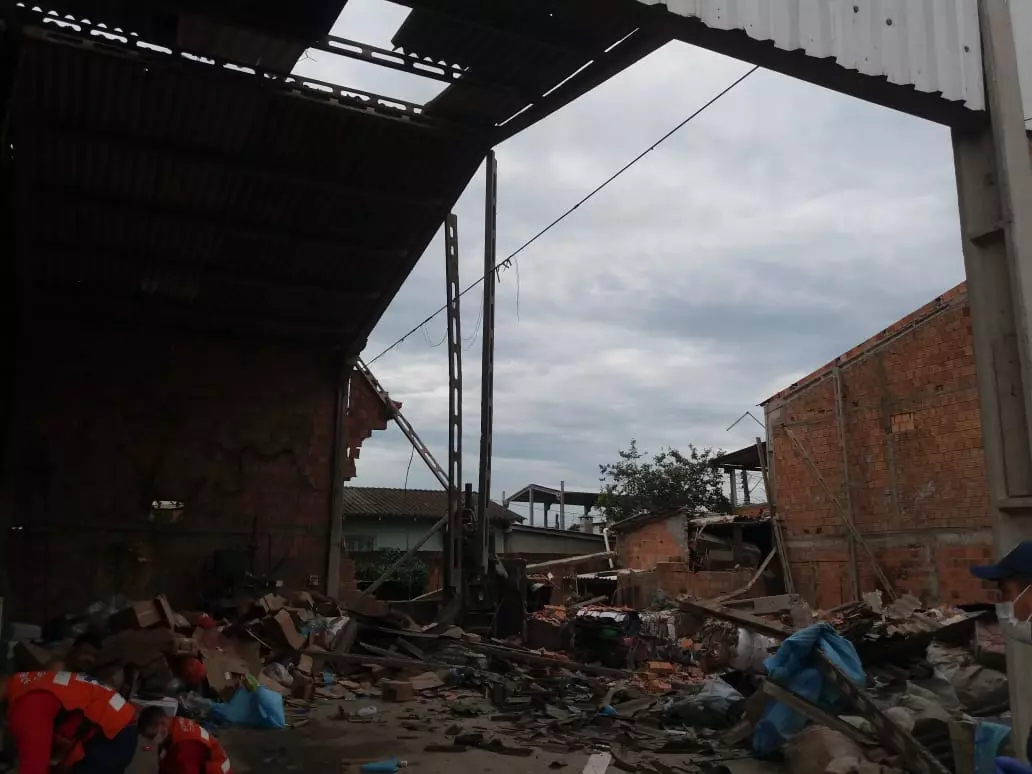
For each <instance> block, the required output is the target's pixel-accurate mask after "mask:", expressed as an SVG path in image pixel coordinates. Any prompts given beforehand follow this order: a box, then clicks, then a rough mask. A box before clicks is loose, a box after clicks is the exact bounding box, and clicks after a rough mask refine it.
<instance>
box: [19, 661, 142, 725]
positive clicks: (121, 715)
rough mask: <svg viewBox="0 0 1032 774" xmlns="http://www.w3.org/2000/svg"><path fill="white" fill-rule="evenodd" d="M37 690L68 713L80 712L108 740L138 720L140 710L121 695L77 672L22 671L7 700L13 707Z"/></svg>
mask: <svg viewBox="0 0 1032 774" xmlns="http://www.w3.org/2000/svg"><path fill="white" fill-rule="evenodd" d="M34 691H46V692H48V693H51V694H53V695H54V696H55V697H56V698H57V700H58V701H59V702H61V706H62V707H64V708H65V710H66V711H68V712H75V711H76V710H78V711H79V712H82V714H83V715H85V716H86V720H88V721H89V722H90V723H92V724H93V725H94V726H96V728H97V729H99V730H100V733H102V734H103V735H104V736H106V737H107V738H108V739H114V738H115V737H116V736H118V734H119V733H121V731H122V730H123V729H124V728H125V727H126V726H128V725H131V724H132V723H133V722H134V721H135V720H136V709H135V708H134V707H133V706H132V705H131V704H130V703H129V702H127V701H126V700H125V699H124V698H123V697H122V695H121V694H120V693H118V692H117V691H114V690H112V689H111V688H108V687H107V686H104V685H101V684H100V683H98V682H95V681H94V680H92V679H91V678H89V677H88V676H86V675H82V674H78V673H76V672H18V673H16V674H13V675H11V678H10V679H9V680H8V681H7V701H8V703H9V706H11V707H13V706H14V704H15V702H17V701H18V699H20V698H21V697H22V696H25V695H26V694H28V693H32V692H34Z"/></svg>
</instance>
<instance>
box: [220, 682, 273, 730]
mask: <svg viewBox="0 0 1032 774" xmlns="http://www.w3.org/2000/svg"><path fill="white" fill-rule="evenodd" d="M211 719H212V720H213V721H215V722H217V723H228V724H230V725H234V726H250V727H251V728H286V727H287V720H286V716H285V715H284V712H283V697H282V696H280V695H279V694H278V693H276V692H275V691H270V690H269V689H268V688H259V689H258V690H257V691H255V692H254V693H251V692H250V691H248V690H247V689H246V688H237V690H236V693H234V694H233V698H231V699H230V700H229V701H228V702H226V703H225V704H215V705H213V706H212V708H211Z"/></svg>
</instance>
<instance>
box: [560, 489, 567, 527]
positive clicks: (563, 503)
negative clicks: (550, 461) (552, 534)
mask: <svg viewBox="0 0 1032 774" xmlns="http://www.w3.org/2000/svg"><path fill="white" fill-rule="evenodd" d="M559 529H566V482H565V481H560V482H559Z"/></svg>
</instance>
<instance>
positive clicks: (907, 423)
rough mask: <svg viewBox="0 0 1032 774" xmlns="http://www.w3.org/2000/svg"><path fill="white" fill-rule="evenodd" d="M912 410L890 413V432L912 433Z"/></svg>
mask: <svg viewBox="0 0 1032 774" xmlns="http://www.w3.org/2000/svg"><path fill="white" fill-rule="evenodd" d="M914 429H915V425H914V412H913V411H905V412H903V413H902V414H893V415H892V432H893V433H894V434H898V433H912V432H914Z"/></svg>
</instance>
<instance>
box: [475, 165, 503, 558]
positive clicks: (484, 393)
mask: <svg viewBox="0 0 1032 774" xmlns="http://www.w3.org/2000/svg"><path fill="white" fill-rule="evenodd" d="M486 178H487V180H486V185H485V196H484V311H483V321H482V329H481V334H480V335H481V337H482V339H483V347H482V353H481V359H480V475H479V477H478V484H477V532H476V550H477V564H478V567H477V571H478V572H479V573H481V574H482V575H483V574H486V573H487V554H488V536H489V535H490V534H491V528H490V521H489V519H488V506H489V504H490V502H491V454H492V449H493V446H494V437H493V436H494V335H495V292H496V288H497V283H498V278H497V276H496V275H495V263H497V244H498V161H497V159H496V158H495V152H494V151H493V150H492V151H489V152H488V154H487V166H486Z"/></svg>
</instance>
